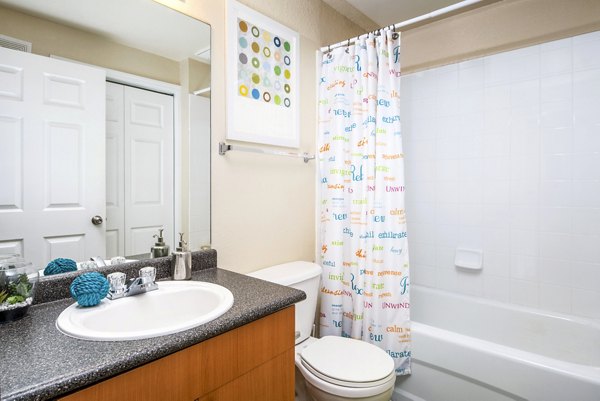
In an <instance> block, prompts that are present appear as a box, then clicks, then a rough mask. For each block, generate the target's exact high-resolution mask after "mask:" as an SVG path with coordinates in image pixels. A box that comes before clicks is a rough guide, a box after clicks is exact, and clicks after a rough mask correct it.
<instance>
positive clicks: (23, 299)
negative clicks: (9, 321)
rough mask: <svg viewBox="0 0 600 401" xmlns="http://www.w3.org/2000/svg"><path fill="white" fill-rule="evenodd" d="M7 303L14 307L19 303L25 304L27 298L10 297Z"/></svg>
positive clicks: (19, 296)
mask: <svg viewBox="0 0 600 401" xmlns="http://www.w3.org/2000/svg"><path fill="white" fill-rule="evenodd" d="M6 301H7V302H8V303H9V304H11V305H14V304H18V303H19V302H23V301H25V298H24V297H22V296H21V295H13V296H10V297H8V298H7V299H6Z"/></svg>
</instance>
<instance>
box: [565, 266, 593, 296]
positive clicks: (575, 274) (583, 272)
mask: <svg viewBox="0 0 600 401" xmlns="http://www.w3.org/2000/svg"><path fill="white" fill-rule="evenodd" d="M570 273H571V274H570V280H571V281H570V284H571V286H573V288H580V289H584V290H590V291H594V290H596V291H597V290H598V283H600V262H599V263H586V262H573V264H572V265H571V269H570Z"/></svg>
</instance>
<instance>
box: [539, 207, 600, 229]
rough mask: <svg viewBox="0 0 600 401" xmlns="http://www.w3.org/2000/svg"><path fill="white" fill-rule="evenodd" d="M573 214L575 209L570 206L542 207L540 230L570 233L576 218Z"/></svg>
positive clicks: (540, 210)
mask: <svg viewBox="0 0 600 401" xmlns="http://www.w3.org/2000/svg"><path fill="white" fill-rule="evenodd" d="M573 215H574V211H573V209H572V208H569V207H540V209H539V222H540V231H542V232H548V231H549V232H558V233H570V232H571V228H572V224H573V218H574V216H573ZM586 217H587V216H586ZM599 223H600V221H599Z"/></svg>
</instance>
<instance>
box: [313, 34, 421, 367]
mask: <svg viewBox="0 0 600 401" xmlns="http://www.w3.org/2000/svg"><path fill="white" fill-rule="evenodd" d="M399 114H400V39H399V35H398V34H395V33H393V32H391V31H385V32H384V33H382V35H381V36H377V37H375V36H373V35H370V36H369V37H368V38H367V39H362V40H358V41H357V42H356V43H355V44H353V45H351V46H347V47H346V46H343V47H339V48H336V49H334V50H332V51H331V52H328V53H326V54H324V55H323V57H322V65H321V74H320V84H319V144H318V146H319V174H320V176H319V179H320V185H321V189H320V212H321V224H320V246H321V264H322V266H323V280H322V286H321V297H322V301H321V315H320V316H321V317H320V334H321V336H325V335H341V336H346V337H352V338H357V339H362V340H364V341H368V342H370V343H372V344H375V345H377V346H378V347H380V348H382V349H383V350H385V351H386V352H387V353H388V354H389V355H390V356H392V358H394V361H395V363H396V372H397V374H399V375H401V374H408V373H410V323H409V306H410V303H409V298H408V295H409V291H408V288H409V276H408V246H407V238H406V223H405V215H404V160H403V154H402V135H401V132H400V115H399ZM351 357H352V356H351V355H349V356H348V358H351ZM340 363H343V361H340Z"/></svg>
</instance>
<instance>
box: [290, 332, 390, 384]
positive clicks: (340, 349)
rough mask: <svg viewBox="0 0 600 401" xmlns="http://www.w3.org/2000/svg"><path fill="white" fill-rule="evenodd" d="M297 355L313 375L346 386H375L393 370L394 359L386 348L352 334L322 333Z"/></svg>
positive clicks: (385, 379) (384, 379) (383, 380)
mask: <svg viewBox="0 0 600 401" xmlns="http://www.w3.org/2000/svg"><path fill="white" fill-rule="evenodd" d="M300 357H301V360H302V364H303V365H304V366H305V367H306V368H307V369H308V370H310V371H311V372H312V373H313V374H315V375H316V376H318V377H320V378H321V379H323V380H326V381H328V382H330V383H334V384H340V385H344V386H348V387H370V386H375V385H378V384H381V383H382V382H385V381H387V380H388V379H389V377H390V375H392V374H394V360H393V359H392V358H391V357H390V356H389V355H388V354H387V353H386V352H385V351H383V350H381V349H380V348H377V347H376V346H375V345H373V344H369V343H367V342H364V341H359V340H354V339H351V338H344V337H334V336H326V337H323V338H321V339H319V340H317V341H315V342H314V343H312V344H310V345H309V346H308V347H306V348H305V349H304V350H302V353H301V354H300Z"/></svg>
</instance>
